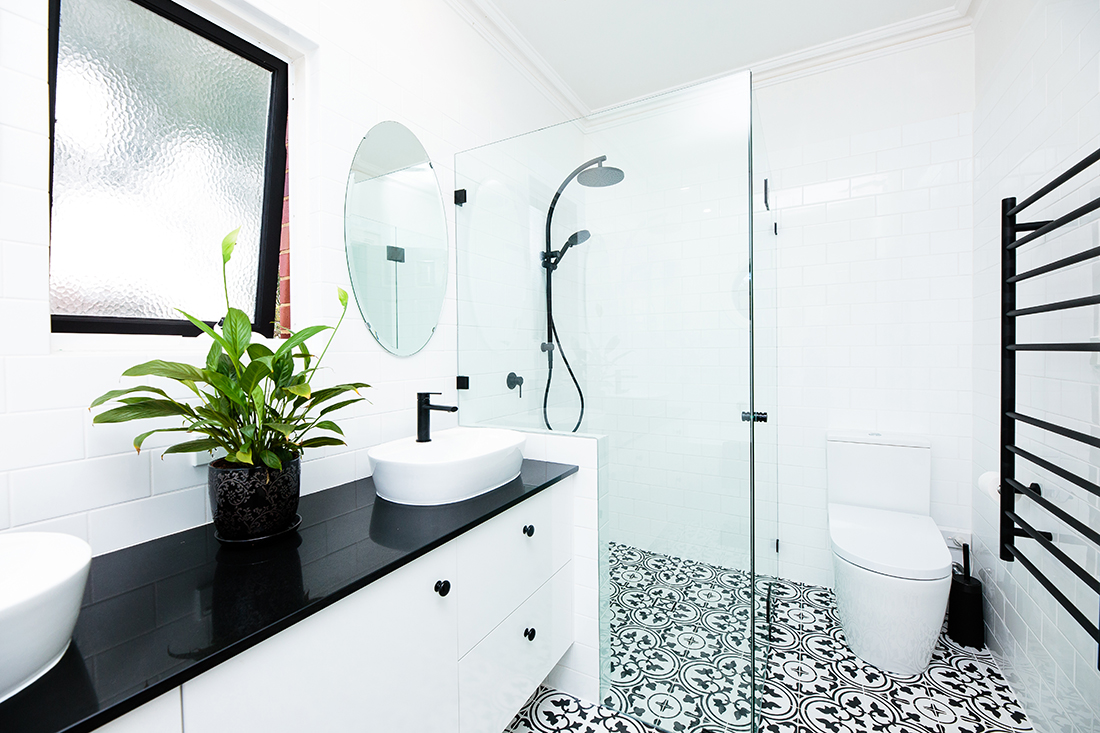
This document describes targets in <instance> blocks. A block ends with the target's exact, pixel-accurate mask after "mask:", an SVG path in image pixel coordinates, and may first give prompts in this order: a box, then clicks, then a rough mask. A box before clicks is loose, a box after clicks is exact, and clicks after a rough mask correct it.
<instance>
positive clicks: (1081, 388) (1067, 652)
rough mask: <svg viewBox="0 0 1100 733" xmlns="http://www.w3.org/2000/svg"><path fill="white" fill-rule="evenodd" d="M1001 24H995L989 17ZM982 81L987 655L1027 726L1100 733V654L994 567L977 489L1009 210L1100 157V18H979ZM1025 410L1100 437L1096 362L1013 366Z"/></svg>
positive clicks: (1050, 330)
mask: <svg viewBox="0 0 1100 733" xmlns="http://www.w3.org/2000/svg"><path fill="white" fill-rule="evenodd" d="M994 11H996V12H994ZM975 50H976V61H977V68H978V69H979V76H978V85H977V94H978V96H977V105H976V108H975V113H974V170H975V178H974V203H975V209H974V211H975V216H974V220H975V227H974V236H975V248H974V274H973V281H974V296H975V301H974V313H975V315H974V356H973V364H974V378H973V379H974V382H973V385H974V386H973V392H974V468H973V475H972V480H971V482H970V485H971V486H972V487H974V488H973V497H974V498H973V502H974V512H973V516H974V545H975V564H976V566H977V568H978V571H977V572H978V575H979V577H980V578H981V579H982V581H983V584H984V587H985V596H986V626H987V641H988V642H989V645H990V647H991V648H992V649H993V651H994V653H995V654H996V655H997V657H998V661H999V662H1000V663H1001V668H1002V669H1003V670H1004V672H1005V674H1006V677H1007V678H1008V679H1009V681H1010V683H1011V684H1012V688H1013V690H1015V691H1016V694H1017V695H1018V696H1019V698H1020V702H1021V703H1022V704H1023V705H1024V707H1025V708H1026V709H1027V712H1028V716H1029V718H1030V719H1031V721H1032V723H1033V724H1034V725H1035V727H1036V728H1037V729H1038V730H1040V731H1055V730H1057V731H1066V733H1086V732H1088V731H1096V730H1100V672H1097V668H1096V660H1097V645H1096V642H1095V641H1093V640H1092V638H1091V637H1089V636H1088V635H1087V634H1086V633H1085V632H1084V631H1083V630H1082V629H1081V628H1080V626H1078V624H1077V623H1076V621H1074V620H1073V619H1072V618H1071V617H1070V616H1069V614H1068V613H1066V612H1065V610H1064V609H1062V607H1061V606H1059V605H1058V604H1057V603H1056V602H1055V601H1054V600H1053V598H1052V597H1051V596H1050V594H1049V593H1047V591H1046V590H1045V589H1044V588H1043V587H1042V586H1041V585H1039V583H1038V582H1036V581H1035V580H1034V579H1033V578H1032V577H1031V576H1030V575H1029V574H1028V572H1027V570H1025V569H1024V568H1023V567H1020V563H1018V562H1013V563H1007V562H1003V561H1001V560H1000V559H999V556H998V542H999V538H998V531H999V530H998V505H997V502H996V499H995V497H993V496H991V495H990V494H987V493H985V492H983V491H980V490H978V489H977V484H976V480H975V479H976V477H977V476H978V475H980V474H981V473H983V472H985V471H996V470H997V469H998V466H999V454H998V445H999V440H1000V435H999V426H998V417H997V416H998V413H999V405H1000V381H999V379H1000V363H999V362H1000V357H999V345H1000V210H1001V199H1002V198H1005V197H1008V196H1015V197H1017V199H1018V200H1023V198H1025V197H1026V196H1028V195H1030V194H1031V193H1033V192H1035V191H1036V190H1037V189H1038V188H1039V187H1040V186H1042V185H1043V184H1044V183H1046V182H1047V181H1049V180H1050V179H1051V178H1052V177H1053V176H1055V175H1057V174H1058V173H1060V172H1061V171H1063V170H1065V169H1066V168H1068V167H1069V166H1071V165H1073V164H1074V163H1076V162H1077V161H1078V160H1080V159H1081V158H1083V157H1084V156H1085V155H1087V154H1088V153H1090V152H1092V151H1093V150H1095V149H1096V148H1097V147H1098V146H1100V7H1098V5H1097V3H1096V2H1089V1H1085V0H1070V1H1058V0H1010V1H1008V2H1004V3H1003V4H1002V3H998V4H997V7H996V8H992V7H991V8H989V11H988V12H985V13H983V14H981V15H979V18H978V22H977V24H976V26H975ZM1098 195H1100V184H1098V183H1097V177H1096V172H1095V169H1093V170H1091V171H1090V172H1089V173H1087V174H1085V175H1083V176H1081V177H1080V178H1079V179H1075V180H1074V181H1072V182H1071V183H1070V184H1069V185H1068V186H1066V187H1065V188H1062V189H1059V192H1058V193H1057V194H1056V195H1055V196H1053V197H1052V198H1051V199H1049V200H1047V203H1046V204H1045V205H1037V206H1036V207H1034V209H1033V210H1031V209H1029V210H1025V212H1024V213H1022V214H1021V215H1020V220H1021V221H1031V220H1035V219H1049V218H1052V217H1053V216H1058V215H1060V214H1063V213H1067V212H1068V211H1071V210H1072V209H1074V208H1076V207H1077V206H1079V205H1081V204H1083V203H1085V202H1086V201H1088V200H1091V199H1094V198H1096V197H1097V196H1098ZM1046 239H1048V238H1044V241H1040V242H1037V243H1036V244H1034V245H1027V246H1025V247H1023V248H1022V249H1021V250H1020V254H1019V265H1018V269H1020V270H1023V269H1027V268H1029V267H1033V266H1035V265H1036V264H1039V263H1042V262H1049V261H1051V260H1054V259H1057V258H1058V257H1060V256H1064V255H1067V254H1069V253H1071V252H1079V251H1082V250H1084V249H1088V248H1090V247H1095V246H1097V245H1098V244H1100V223H1098V222H1097V218H1096V217H1095V216H1092V217H1088V218H1087V219H1086V220H1084V221H1083V222H1082V223H1081V225H1080V226H1077V227H1073V228H1070V229H1069V230H1067V231H1065V232H1064V233H1063V234H1062V235H1061V236H1059V237H1058V238H1056V239H1053V240H1050V241H1045V240H1046ZM1097 292H1100V270H1098V269H1097V266H1096V265H1095V264H1087V265H1084V266H1080V267H1076V268H1072V269H1070V270H1067V271H1064V272H1062V273H1059V274H1056V275H1051V276H1046V277H1042V278H1038V279H1036V280H1034V281H1031V282H1027V283H1021V285H1020V287H1019V289H1018V302H1019V303H1020V304H1021V305H1034V304H1038V303H1046V302H1052V301H1057V300H1065V299H1068V298H1073V297H1080V296H1084V295H1091V294H1094V293H1097ZM1098 317H1100V314H1098V311H1097V308H1095V307H1091V308H1080V309H1074V310H1070V311H1062V312H1059V313H1052V314H1045V315H1042V316H1037V317H1036V316H1032V317H1028V318H1023V319H1019V320H1020V323H1019V324H1018V327H1017V328H1018V337H1019V340H1020V341H1089V340H1095V338H1096V337H1097V327H1096V324H1097V322H1098V321H1097V318H1098ZM1017 366H1018V368H1017V374H1018V375H1019V376H1018V390H1017V401H1018V402H1017V404H1018V406H1019V407H1020V408H1021V411H1023V412H1026V413H1028V414H1035V415H1036V416H1038V417H1042V418H1046V419H1048V420H1050V421H1052V422H1056V423H1059V424H1064V425H1067V426H1069V427H1072V428H1074V429H1076V430H1079V431H1082V432H1085V433H1088V434H1093V435H1095V434H1096V433H1097V429H1098V427H1100V419H1098V417H1097V415H1098V412H1100V386H1098V385H1100V378H1098V376H1097V369H1096V360H1095V357H1093V356H1090V355H1088V354H1050V355H1043V354H1022V355H1021V356H1020V357H1019V359H1018V364H1017ZM1017 442H1018V443H1020V444H1021V445H1022V447H1026V448H1027V449H1028V450H1030V451H1031V452H1033V453H1036V454H1038V455H1040V456H1042V457H1044V458H1047V459H1048V460H1050V461H1052V462H1054V463H1056V464H1058V465H1061V466H1063V467H1065V468H1067V469H1069V470H1071V471H1073V472H1075V473H1077V474H1078V475H1080V476H1082V477H1084V478H1086V479H1088V480H1090V481H1094V482H1095V481H1097V480H1098V479H1100V452H1098V451H1097V450H1096V449H1094V448H1089V447H1087V446H1082V445H1079V444H1074V443H1073V442H1072V441H1068V440H1064V439H1061V438H1058V437H1057V436H1049V435H1044V434H1042V433H1041V432H1039V431H1037V430H1033V429H1030V428H1028V427H1027V426H1022V427H1021V428H1020V429H1019V430H1018V435H1017ZM1016 475H1017V478H1018V479H1020V480H1021V481H1022V482H1023V483H1025V484H1027V483H1030V482H1031V481H1038V482H1039V483H1040V485H1041V486H1042V488H1043V495H1044V496H1045V497H1048V498H1049V499H1051V500H1052V501H1054V502H1055V503H1056V505H1058V506H1059V507H1060V508H1062V509H1064V510H1066V511H1067V512H1069V513H1070V514H1071V515H1073V516H1076V517H1077V518H1079V519H1081V520H1082V521H1085V522H1086V523H1090V524H1091V526H1093V527H1095V526H1097V525H1096V516H1097V514H1096V512H1097V507H1098V503H1097V501H1096V497H1093V496H1090V495H1088V494H1086V493H1085V492H1083V491H1082V490H1081V489H1079V488H1077V487H1075V486H1072V485H1068V484H1067V483H1066V482H1065V481H1063V480H1061V479H1059V478H1058V477H1056V476H1053V475H1051V474H1049V473H1047V472H1046V471H1043V470H1034V469H1031V468H1030V467H1029V466H1028V464H1027V463H1026V462H1025V461H1022V460H1017V467H1016ZM1029 503H1030V502H1028V501H1027V500H1025V499H1021V500H1019V501H1018V502H1017V506H1018V507H1020V508H1021V515H1022V516H1024V517H1025V518H1026V519H1029V520H1032V523H1033V524H1034V525H1035V526H1037V527H1038V528H1039V529H1046V530H1051V531H1053V532H1054V533H1055V539H1056V541H1057V542H1059V544H1060V546H1061V547H1062V548H1063V549H1065V551H1066V552H1067V553H1068V554H1069V555H1071V557H1073V559H1074V560H1076V561H1077V562H1079V563H1081V564H1082V565H1083V566H1084V567H1086V568H1089V569H1090V571H1091V572H1095V569H1096V568H1097V564H1098V562H1100V557H1098V553H1097V551H1096V548H1095V547H1092V546H1091V545H1088V544H1087V543H1085V544H1082V543H1081V542H1080V540H1074V539H1073V538H1072V537H1071V535H1072V534H1074V533H1071V532H1068V531H1067V528H1066V527H1064V526H1063V525H1062V524H1061V523H1060V522H1058V521H1057V520H1055V519H1053V518H1052V517H1051V516H1050V515H1049V514H1047V513H1046V512H1040V513H1036V512H1034V511H1033V508H1032V507H1030V506H1028V505H1029ZM1020 542H1021V549H1023V550H1024V551H1025V553H1026V554H1027V555H1028V557H1029V558H1033V559H1034V560H1036V561H1037V564H1038V565H1039V566H1040V568H1041V569H1042V570H1043V571H1044V572H1045V573H1047V574H1048V575H1049V576H1050V577H1051V578H1052V579H1053V580H1054V582H1055V583H1056V584H1057V585H1058V586H1059V587H1061V588H1063V589H1065V590H1066V592H1067V593H1068V595H1069V596H1070V597H1071V598H1073V600H1074V601H1075V602H1076V603H1077V605H1078V607H1079V608H1080V609H1082V610H1083V612H1084V613H1085V615H1086V616H1087V617H1089V618H1095V616H1096V594H1095V593H1093V592H1092V591H1091V590H1089V589H1087V588H1086V587H1085V586H1084V584H1083V583H1081V582H1080V581H1078V580H1077V579H1076V578H1075V577H1073V576H1072V575H1070V574H1069V573H1068V572H1067V571H1066V570H1065V569H1064V568H1060V567H1056V566H1057V563H1054V562H1051V561H1049V560H1048V556H1047V553H1045V552H1044V551H1042V550H1041V549H1040V548H1039V547H1038V546H1037V545H1036V544H1035V543H1034V542H1029V541H1025V540H1021V541H1020Z"/></svg>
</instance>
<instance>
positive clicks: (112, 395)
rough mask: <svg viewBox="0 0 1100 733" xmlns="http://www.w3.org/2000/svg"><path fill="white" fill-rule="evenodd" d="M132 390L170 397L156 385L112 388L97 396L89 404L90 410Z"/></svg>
mask: <svg viewBox="0 0 1100 733" xmlns="http://www.w3.org/2000/svg"><path fill="white" fill-rule="evenodd" d="M131 392H152V393H153V394H159V395H160V396H161V397H168V395H167V393H165V391H164V390H162V389H157V388H156V387H145V386H141V387H130V388H129V389H112V390H111V391H110V392H107V393H106V394H102V395H100V396H99V397H96V398H95V401H94V402H92V404H90V405H88V409H89V410H90V409H91V408H93V407H99V406H100V405H102V404H103V403H104V402H107V401H109V400H113V399H115V398H116V397H121V396H122V395H124V394H130V393H131Z"/></svg>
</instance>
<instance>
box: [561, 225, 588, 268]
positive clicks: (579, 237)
mask: <svg viewBox="0 0 1100 733" xmlns="http://www.w3.org/2000/svg"><path fill="white" fill-rule="evenodd" d="M591 236H592V233H591V232H590V231H588V230H587V229H581V230H580V231H579V232H573V234H572V235H571V236H570V237H569V239H567V240H565V246H563V247H562V248H561V251H560V252H558V257H557V260H556V262H555V264H556V263H557V262H561V258H562V257H565V253H566V252H567V251H569V248H570V247H574V246H576V245H578V244H584V243H585V242H587V241H588V239H589V237H591Z"/></svg>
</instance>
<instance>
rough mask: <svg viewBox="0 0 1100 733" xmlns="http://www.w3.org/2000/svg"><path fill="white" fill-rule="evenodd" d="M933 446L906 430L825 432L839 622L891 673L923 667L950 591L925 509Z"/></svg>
mask: <svg viewBox="0 0 1100 733" xmlns="http://www.w3.org/2000/svg"><path fill="white" fill-rule="evenodd" d="M931 453H932V451H931V449H930V447H929V445H928V440H927V439H924V438H919V437H914V436H909V435H889V434H886V433H865V432H854V431H844V432H839V431H830V432H829V434H828V442H827V454H826V459H827V461H828V478H829V541H830V545H831V546H832V551H833V569H834V571H835V586H836V600H837V608H838V611H839V615H840V624H841V627H842V628H843V629H844V636H845V637H846V638H847V640H848V645H849V646H850V647H851V649H852V651H853V652H855V654H856V656H858V657H859V658H860V659H862V660H864V661H865V662H869V663H870V664H873V665H874V666H876V667H878V668H879V669H882V670H885V671H887V672H893V673H895V674H902V675H911V674H918V673H920V672H922V671H924V669H925V668H926V667H927V666H928V661H929V660H930V659H931V657H932V650H933V649H934V648H935V646H936V640H937V639H938V637H939V633H940V628H941V626H942V625H943V617H944V612H945V611H946V610H947V596H948V593H949V592H950V590H951V553H950V552H949V551H948V549H947V543H946V542H944V539H943V535H942V534H940V531H939V529H938V528H937V527H936V524H935V522H933V521H932V518H931V517H930V516H929V508H930V491H931V462H932V461H931Z"/></svg>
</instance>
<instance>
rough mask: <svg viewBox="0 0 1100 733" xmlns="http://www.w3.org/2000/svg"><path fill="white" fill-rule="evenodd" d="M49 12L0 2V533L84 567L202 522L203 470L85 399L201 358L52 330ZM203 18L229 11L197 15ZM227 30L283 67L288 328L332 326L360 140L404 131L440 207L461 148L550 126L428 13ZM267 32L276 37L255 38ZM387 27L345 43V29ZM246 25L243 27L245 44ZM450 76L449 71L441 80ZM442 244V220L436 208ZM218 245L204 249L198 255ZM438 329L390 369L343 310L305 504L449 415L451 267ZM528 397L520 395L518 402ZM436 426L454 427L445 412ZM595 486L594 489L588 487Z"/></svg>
mask: <svg viewBox="0 0 1100 733" xmlns="http://www.w3.org/2000/svg"><path fill="white" fill-rule="evenodd" d="M48 6H49V3H48V2H47V0H2V1H0V98H3V100H4V102H3V104H0V323H3V324H4V329H3V338H0V529H7V528H9V527H10V528H11V530H20V529H46V530H54V531H62V532H70V533H72V534H76V535H78V536H81V537H84V538H85V539H89V540H90V541H91V543H92V547H93V551H94V552H95V553H96V554H101V553H104V552H109V551H111V550H114V549H117V548H119V547H123V546H125V545H129V544H133V543H136V542H141V541H143V540H148V539H152V538H154V537H157V536H160V535H164V534H168V533H171V532H175V531H179V530H182V529H186V528H188V527H191V526H195V525H197V524H201V523H203V522H204V521H208V519H209V507H208V506H207V500H206V497H205V488H204V487H205V471H204V469H202V468H195V467H193V466H191V465H190V463H189V462H188V461H187V460H186V458H181V457H177V456H168V457H167V458H163V457H162V453H163V450H162V449H163V448H164V447H166V446H167V445H169V442H168V441H165V440H159V441H157V440H153V439H150V442H149V443H147V444H146V447H147V450H144V451H143V452H142V453H141V454H140V455H138V454H136V453H135V452H134V450H133V447H132V445H131V441H132V440H133V437H134V435H135V434H136V433H138V432H142V428H141V427H140V426H138V425H137V424H129V425H126V424H123V425H95V426H93V425H92V424H91V414H90V413H89V412H88V410H87V409H86V408H87V406H88V404H89V403H90V402H91V400H92V399H93V398H94V397H96V396H97V395H99V394H102V393H103V392H105V391H107V390H109V389H114V388H117V387H118V386H119V384H120V383H122V382H123V381H125V380H121V379H120V377H119V375H120V374H121V373H122V371H123V370H124V369H126V368H127V367H129V366H131V365H133V364H136V363H139V362H142V361H145V360H148V359H151V358H171V359H178V360H181V361H201V359H202V358H203V354H204V353H205V350H206V349H205V347H203V346H202V344H201V343H199V342H198V341H197V340H196V341H192V340H185V339H180V338H173V337H154V336H132V337H126V336H106V335H103V336H88V335H77V334H51V333H50V324H49V303H48V294H49V280H48V263H49V249H48V245H49V200H48V174H49V157H48V156H49V138H48V127H47V118H48V102H47V99H48V97H47V83H46V66H47V64H46V55H47V13H48ZM202 7H203V8H205V9H206V11H209V12H212V13H214V14H215V15H216V16H217V17H218V18H219V19H221V22H223V23H225V22H226V20H225V19H226V18H230V11H228V10H218V9H217V8H218V6H216V5H214V4H202ZM227 7H233V8H236V9H238V10H235V11H233V12H239V13H240V15H239V16H236V17H235V18H231V22H230V23H229V24H230V25H231V26H232V27H234V28H235V29H236V30H237V31H238V32H239V33H241V34H242V35H245V36H246V37H251V38H253V39H256V40H260V41H263V42H265V43H266V44H267V45H268V46H269V47H273V48H275V49H276V50H277V51H279V52H281V53H284V55H286V56H287V57H288V58H291V59H292V60H293V64H294V71H293V72H292V77H293V84H292V102H291V120H290V155H291V174H290V175H291V206H292V212H291V215H292V224H291V226H292V242H293V245H292V272H293V275H292V277H293V283H294V289H295V298H294V322H295V323H294V325H295V327H298V328H300V327H302V326H306V325H312V324H313V323H317V322H325V323H329V324H334V323H335V321H336V318H337V316H338V315H339V304H338V303H337V301H336V293H335V290H336V287H337V286H340V287H343V288H345V289H346V290H349V291H350V290H351V288H350V287H349V284H348V275H347V266H346V263H345V258H344V250H343V247H344V245H343V217H342V212H343V203H344V187H345V182H346V175H347V169H348V166H349V164H350V161H351V158H352V156H353V154H354V152H355V149H356V146H357V145H358V143H359V140H360V138H361V137H362V136H363V135H364V134H366V132H367V131H368V130H369V129H370V128H371V127H372V126H373V125H374V124H376V123H378V122H381V121H383V120H387V119H392V120H397V121H399V122H402V123H403V124H405V125H406V126H408V127H409V128H410V129H412V130H413V131H414V132H415V133H416V134H417V135H418V137H419V138H420V139H421V141H422V142H423V144H424V146H425V148H426V149H427V151H428V154H429V155H430V157H431V158H432V162H433V165H434V167H435V170H436V172H437V176H438V180H439V185H440V188H441V189H442V191H443V198H444V200H445V201H447V202H449V201H450V198H451V193H450V192H451V189H452V188H453V186H454V180H453V178H454V176H453V156H454V153H455V152H457V151H459V150H464V149H467V148H470V147H472V146H475V145H480V144H484V143H487V142H490V141H491V140H496V139H500V138H503V137H506V136H509V135H515V134H518V133H521V132H525V131H527V130H531V129H534V128H537V127H542V126H544V125H546V124H549V123H553V122H558V121H560V120H561V119H562V118H563V117H562V114H561V112H560V111H558V109H557V108H555V107H554V106H553V105H552V104H551V103H550V102H549V101H548V100H547V98H546V97H545V96H544V95H543V94H542V93H541V92H540V91H538V90H537V89H536V88H535V87H534V86H533V85H532V84H531V83H530V82H529V81H528V80H527V79H526V78H525V77H524V76H522V74H521V73H520V72H519V71H517V70H516V68H515V66H514V65H513V64H512V63H511V62H509V61H508V60H506V59H505V58H504V57H503V56H501V55H500V54H499V53H498V52H497V51H496V50H494V49H493V48H492V47H491V46H490V45H489V44H488V43H487V42H486V41H485V40H484V39H483V38H482V37H481V36H479V35H478V34H477V32H475V31H474V30H473V29H472V28H471V27H470V26H469V24H468V23H466V22H465V21H464V20H463V19H461V18H460V17H459V15H457V14H456V13H455V12H454V11H452V10H451V9H450V8H449V7H447V5H446V4H445V3H443V2H439V1H438V0H410V1H409V2H401V3H391V4H389V5H385V6H378V5H377V4H371V5H370V6H366V5H363V4H362V3H356V2H352V1H351V0H340V1H338V2H333V3H327V4H325V5H323V6H313V5H309V4H303V3H299V2H290V1H289V0H258V1H257V2H253V3H251V4H250V5H247V6H241V5H237V4H232V5H231V6H228V5H227ZM280 25H281V26H282V27H284V28H287V29H292V30H291V31H289V32H287V33H286V34H285V35H282V36H281V35H279V33H278V32H275V33H273V34H266V32H265V31H263V30H262V29H264V28H275V27H279V26H280ZM368 27H370V28H385V29H386V30H385V32H384V33H376V34H373V35H372V39H371V42H370V43H363V42H362V35H361V32H362V29H363V28H368ZM257 29H260V30H257ZM459 67H461V69H462V72H461V73H454V70H455V69H457V68H459ZM446 210H447V217H448V226H449V230H450V231H449V237H450V240H451V242H452V251H453V242H454V210H453V207H452V206H450V205H449V204H448V205H447V206H446ZM211 246H216V243H211ZM450 268H451V273H452V274H451V280H450V285H449V292H448V299H447V302H446V304H445V306H444V308H443V313H442V317H441V325H440V328H439V329H438V330H437V332H436V334H435V335H434V336H433V338H432V340H431V342H430V343H429V344H428V346H427V347H426V348H425V349H424V350H423V351H422V352H420V353H419V354H417V355H416V356H413V357H408V358H397V357H394V356H391V355H389V354H388V353H386V352H384V351H382V349H381V348H380V347H379V346H378V345H377V344H376V343H375V341H374V339H373V338H372V337H371V336H370V335H369V333H368V332H367V329H366V327H365V325H364V324H363V322H362V319H361V318H359V316H358V313H357V312H356V311H355V307H354V304H353V306H352V308H351V309H350V311H349V313H348V318H347V320H346V321H345V323H344V326H343V328H342V331H341V333H340V335H339V336H338V338H337V340H336V342H335V343H334V345H333V350H332V351H330V353H329V356H328V357H326V360H327V361H328V364H329V366H330V367H331V370H330V371H329V372H328V373H327V374H325V375H324V376H323V377H321V378H323V379H325V380H331V381H336V380H341V381H346V380H350V379H356V380H360V381H365V382H369V383H371V384H372V385H374V386H373V388H372V389H370V390H368V391H367V392H366V393H365V395H364V396H366V397H368V398H369V400H370V402H369V403H362V404H360V405H356V406H355V407H353V408H351V409H349V410H346V411H345V412H344V413H343V417H342V419H341V420H340V422H341V425H342V426H343V427H344V428H345V431H346V433H347V434H348V437H349V446H348V447H347V448H324V449H317V450H312V451H309V453H308V454H307V455H306V462H305V464H304V466H303V470H302V474H303V490H304V491H305V492H310V491H316V490H320V489H323V488H326V487H328V486H332V485H335V484H339V483H341V482H344V481H350V480H352V479H355V478H357V477H360V476H365V475H368V474H369V472H370V466H369V462H368V461H367V459H366V449H367V448H368V447H370V446H371V445H374V444H377V443H379V442H383V441H386V440H390V439H393V438H398V437H403V436H406V435H411V434H412V432H413V430H414V422H415V417H414V409H413V408H414V404H415V393H416V392H417V391H423V390H433V391H438V392H443V396H442V398H441V399H442V400H443V401H444V402H447V403H450V404H454V402H455V400H456V393H455V382H454V377H455V362H456V340H455V318H456V316H455V301H454V275H453V273H454V259H453V257H452V259H451V262H450ZM525 396H526V395H525ZM434 422H435V424H436V425H437V426H438V427H440V428H442V427H447V426H450V425H454V424H456V422H457V418H456V417H455V416H453V415H442V414H440V415H438V416H436V417H435V418H434ZM593 491H594V490H593Z"/></svg>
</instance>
